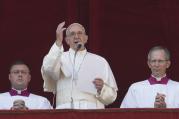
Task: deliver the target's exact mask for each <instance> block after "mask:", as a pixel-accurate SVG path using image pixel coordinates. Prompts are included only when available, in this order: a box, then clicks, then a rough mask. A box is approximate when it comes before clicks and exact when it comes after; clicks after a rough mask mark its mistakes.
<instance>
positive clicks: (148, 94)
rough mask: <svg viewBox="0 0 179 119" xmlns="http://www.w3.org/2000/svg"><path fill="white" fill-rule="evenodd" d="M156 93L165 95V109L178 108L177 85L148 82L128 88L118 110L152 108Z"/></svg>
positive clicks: (138, 83) (172, 82)
mask: <svg viewBox="0 0 179 119" xmlns="http://www.w3.org/2000/svg"><path fill="white" fill-rule="evenodd" d="M157 93H162V94H165V95H166V97H165V102H166V105H167V108H179V83H178V82H176V81H173V80H169V81H168V83H167V84H153V85H151V84H150V83H149V81H148V80H144V81H141V82H137V83H134V84H132V85H131V86H130V87H129V90H128V92H127V94H126V96H125V97H124V99H123V101H122V104H121V106H120V108H154V102H155V97H156V95H157Z"/></svg>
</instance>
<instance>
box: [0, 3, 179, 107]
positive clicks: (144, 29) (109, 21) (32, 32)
mask: <svg viewBox="0 0 179 119" xmlns="http://www.w3.org/2000/svg"><path fill="white" fill-rule="evenodd" d="M178 12H179V1H178V0H112V1H110V0H47V1H46V0H13V1H12V0H1V1H0V40H1V43H0V48H1V50H0V55H1V68H0V72H1V82H2V83H1V84H0V85H1V86H0V92H4V91H7V90H9V87H10V85H9V80H8V73H9V64H10V63H11V62H13V61H14V60H16V59H22V60H24V61H25V62H27V63H29V65H30V66H31V70H32V81H31V84H30V87H29V88H30V90H32V92H35V93H36V94H40V95H44V96H48V97H49V99H50V100H52V99H51V98H52V95H50V94H46V93H43V91H42V90H43V88H42V86H43V80H42V77H41V74H40V67H41V64H42V60H43V57H44V55H45V54H46V53H47V52H48V50H49V49H50V47H51V45H52V44H53V42H54V41H55V30H56V27H57V25H58V24H59V23H60V22H62V21H66V26H67V25H69V24H70V23H72V22H79V23H81V24H83V25H84V26H85V27H86V30H87V34H88V35H89V41H88V44H87V47H88V49H89V51H91V52H94V53H97V54H99V55H101V56H104V57H105V58H106V59H107V60H108V62H109V64H110V65H111V68H112V70H113V73H114V76H115V78H116V81H117V83H118V87H119V92H118V99H117V100H116V102H115V103H114V104H113V105H111V106H110V107H119V106H120V102H121V100H122V99H123V97H124V95H125V93H126V92H127V89H128V87H129V86H130V84H132V83H133V82H136V81H141V80H144V79H146V78H147V77H149V75H150V70H149V69H148V67H147V64H146V62H147V53H148V50H149V49H150V48H151V47H153V46H155V45H164V46H166V47H168V49H169V50H170V51H171V53H172V66H171V68H170V69H169V71H168V73H169V76H170V77H171V78H172V79H174V80H178V81H179V79H177V77H178V73H177V71H178V68H179V64H178V63H177V61H179V60H178V59H179V54H178V52H177V51H178V50H179V47H178V42H179V40H178V39H179V35H178V33H177V32H178V31H179V15H178ZM65 49H67V46H66V45H65Z"/></svg>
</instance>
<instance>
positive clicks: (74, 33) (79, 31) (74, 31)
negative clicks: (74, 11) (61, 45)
mask: <svg viewBox="0 0 179 119" xmlns="http://www.w3.org/2000/svg"><path fill="white" fill-rule="evenodd" d="M87 40H88V36H87V35H86V34H85V31H84V30H83V28H82V27H81V26H80V25H78V24H75V25H73V26H71V27H70V29H69V35H67V36H66V42H67V44H68V45H69V46H70V48H72V49H74V50H76V49H77V44H78V43H80V44H82V45H85V44H86V42H87ZM82 49H83V48H81V49H80V50H82Z"/></svg>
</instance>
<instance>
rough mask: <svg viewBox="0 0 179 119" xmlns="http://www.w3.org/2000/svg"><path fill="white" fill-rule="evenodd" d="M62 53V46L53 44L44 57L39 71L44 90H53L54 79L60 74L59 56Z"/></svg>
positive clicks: (54, 87) (54, 88) (54, 85)
mask: <svg viewBox="0 0 179 119" xmlns="http://www.w3.org/2000/svg"><path fill="white" fill-rule="evenodd" d="M62 53H63V46H62V47H58V46H57V45H56V43H54V44H53V46H52V47H51V49H50V51H49V53H48V54H47V55H46V56H45V57H44V60H43V64H42V68H41V73H42V77H43V80H44V91H47V92H55V90H56V81H57V80H58V79H59V76H60V72H61V71H60V66H61V64H60V57H61V54H62Z"/></svg>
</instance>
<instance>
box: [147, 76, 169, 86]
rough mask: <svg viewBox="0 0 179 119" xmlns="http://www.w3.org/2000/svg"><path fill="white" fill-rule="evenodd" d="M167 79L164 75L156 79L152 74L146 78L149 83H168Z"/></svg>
mask: <svg viewBox="0 0 179 119" xmlns="http://www.w3.org/2000/svg"><path fill="white" fill-rule="evenodd" d="M168 80H169V78H168V77H167V76H166V75H165V76H164V77H162V78H161V80H160V81H158V80H157V79H156V77H154V76H152V75H151V76H150V78H149V79H148V81H149V83H150V85H154V84H165V85H166V84H167V83H168Z"/></svg>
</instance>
